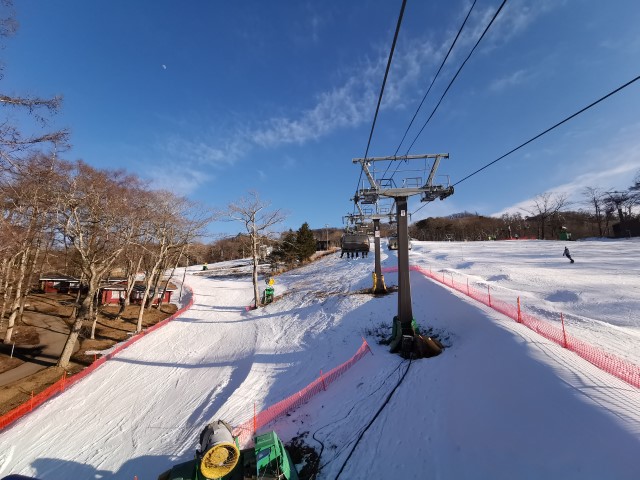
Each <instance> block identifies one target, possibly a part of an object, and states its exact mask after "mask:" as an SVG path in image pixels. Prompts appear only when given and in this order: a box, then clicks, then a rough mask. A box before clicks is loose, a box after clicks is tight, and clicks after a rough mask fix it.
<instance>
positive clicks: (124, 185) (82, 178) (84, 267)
mask: <svg viewBox="0 0 640 480" xmlns="http://www.w3.org/2000/svg"><path fill="white" fill-rule="evenodd" d="M73 173H74V174H73V175H70V176H69V178H68V179H67V181H66V182H64V183H63V184H62V185H61V188H62V190H63V192H64V194H61V195H60V200H61V201H60V207H59V219H60V224H59V225H60V228H61V230H62V232H63V234H64V237H65V240H66V241H67V242H68V243H69V244H70V245H71V246H72V248H74V249H75V250H76V252H77V253H78V260H79V263H80V264H79V267H80V269H81V271H82V276H83V279H84V281H83V283H84V284H83V285H81V295H80V299H79V306H78V310H77V312H76V314H75V319H74V322H73V325H72V327H71V331H70V333H69V336H68V338H67V341H66V343H65V346H64V349H63V351H62V354H61V356H60V359H59V361H58V366H60V367H63V368H66V367H67V366H68V364H69V361H70V359H71V354H72V353H73V349H74V346H75V344H76V342H77V340H78V337H79V335H80V331H81V329H82V327H83V324H84V323H85V322H88V321H89V320H91V314H92V311H93V302H94V299H95V296H96V295H97V293H98V289H99V286H100V281H101V279H102V278H103V277H104V275H105V274H106V273H107V272H108V271H110V269H111V267H112V266H113V264H114V262H115V261H116V259H117V258H118V257H119V256H120V254H121V253H122V251H123V250H124V248H126V246H127V245H128V244H129V243H130V242H131V241H132V238H133V235H134V234H135V233H136V229H135V228H133V226H132V215H131V212H132V209H135V206H136V205H137V198H138V195H137V193H138V191H139V190H140V187H139V182H138V180H137V179H136V178H135V177H131V176H126V175H124V174H123V173H122V172H107V171H102V170H97V169H94V168H92V167H90V166H89V165H87V164H85V163H83V162H77V164H76V165H75V169H74V172H73Z"/></svg>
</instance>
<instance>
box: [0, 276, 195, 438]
mask: <svg viewBox="0 0 640 480" xmlns="http://www.w3.org/2000/svg"><path fill="white" fill-rule="evenodd" d="M185 288H187V290H188V292H189V294H190V295H191V298H190V299H189V302H188V303H187V304H186V305H185V306H184V307H182V308H180V309H179V310H178V311H176V312H175V313H174V314H173V315H171V316H170V317H168V318H165V319H164V320H162V321H161V322H158V323H156V324H155V325H153V326H152V327H149V328H148V329H146V330H145V331H143V332H142V333H139V334H138V335H135V336H133V337H131V338H130V339H129V340H127V341H126V342H122V343H120V344H119V345H118V346H117V347H116V348H114V349H113V350H112V351H111V352H109V353H108V354H107V355H105V356H103V357H100V358H99V359H97V360H96V361H95V362H93V363H92V364H91V365H89V366H88V367H87V368H85V369H84V370H82V371H81V372H78V373H76V374H75V375H73V376H71V377H68V378H67V376H66V373H64V374H63V375H62V378H61V379H60V380H58V381H57V382H56V383H54V384H53V385H51V386H49V387H47V388H46V389H44V390H43V391H41V392H40V393H37V394H35V395H34V394H33V393H32V394H31V398H30V399H29V400H27V401H26V402H25V403H23V404H22V405H20V406H18V407H16V408H14V409H13V410H11V411H10V412H7V413H5V414H4V415H2V416H1V417H0V430H3V429H4V428H6V427H7V426H9V425H10V424H12V423H13V422H15V421H16V420H19V419H20V418H22V417H23V416H24V415H26V414H27V413H29V412H31V411H32V410H33V409H34V408H36V407H38V406H39V405H42V404H43V403H44V402H46V401H47V400H49V399H50V398H52V397H53V396H55V395H57V394H59V393H60V392H63V391H64V389H65V388H66V387H69V386H71V385H73V384H75V383H77V382H79V381H80V380H82V379H83V378H84V377H86V376H87V375H89V374H90V373H91V372H93V371H94V370H95V369H96V368H98V367H99V366H100V365H102V364H103V363H104V362H106V361H107V360H109V359H111V358H113V357H115V356H116V355H117V354H118V353H119V352H121V351H122V350H124V349H125V348H127V347H128V346H129V345H132V344H134V343H135V342H137V341H138V340H140V339H141V338H142V337H144V336H145V335H148V334H149V333H151V332H153V331H154V330H157V329H158V328H160V327H162V326H164V325H166V324H167V323H169V322H170V321H171V320H173V319H175V318H176V317H178V316H180V315H182V314H183V313H184V312H185V311H187V310H188V309H190V308H191V306H192V305H193V300H194V296H193V292H192V291H191V289H189V288H188V287H185Z"/></svg>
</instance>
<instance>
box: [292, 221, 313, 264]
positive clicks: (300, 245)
mask: <svg viewBox="0 0 640 480" xmlns="http://www.w3.org/2000/svg"><path fill="white" fill-rule="evenodd" d="M296 246H297V253H298V260H300V261H301V262H302V261H304V260H307V259H308V258H309V257H310V256H311V255H313V254H314V253H316V239H315V237H314V235H313V232H312V231H311V230H310V229H309V224H308V223H307V222H304V223H303V224H302V226H301V227H300V229H299V230H298V233H297V235H296Z"/></svg>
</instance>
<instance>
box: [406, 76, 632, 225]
mask: <svg viewBox="0 0 640 480" xmlns="http://www.w3.org/2000/svg"><path fill="white" fill-rule="evenodd" d="M638 80H640V75H638V76H637V77H635V78H633V79H632V80H629V81H628V82H626V83H625V84H623V85H620V86H619V87H618V88H616V89H615V90H612V91H610V92H609V93H607V94H606V95H603V96H602V97H600V98H599V99H597V100H595V101H594V102H591V103H590V104H589V105H587V106H586V107H584V108H581V109H580V110H578V111H577V112H575V113H573V114H571V115H569V116H568V117H565V118H564V119H563V120H560V121H559V122H557V123H556V124H554V125H552V126H551V127H549V128H547V129H546V130H543V131H542V132H540V133H538V134H537V135H535V136H534V137H531V138H530V139H529V140H527V141H526V142H523V143H521V144H520V145H518V146H517V147H515V148H512V149H511V150H509V151H508V152H507V153H505V154H504V155H501V156H499V157H498V158H496V159H495V160H493V161H491V162H489V163H487V164H486V165H484V166H483V167H481V168H479V169H477V170H476V171H474V172H472V173H470V174H469V175H467V176H466V177H464V178H462V179H461V180H458V181H457V182H456V183H454V184H453V185H452V186H453V187H455V186H456V185H459V184H461V183H462V182H464V181H465V180H468V179H469V178H471V177H473V176H474V175H476V174H478V173H480V172H481V171H483V170H485V169H486V168H489V167H490V166H491V165H493V164H495V163H497V162H499V161H500V160H502V159H504V158H505V157H508V156H509V155H511V154H512V153H514V152H517V151H518V150H520V149H521V148H522V147H525V146H526V145H529V144H530V143H531V142H533V141H535V140H537V139H538V138H540V137H542V136H543V135H546V134H547V133H549V132H551V131H552V130H554V129H556V128H558V127H559V126H560V125H562V124H564V123H566V122H568V121H569V120H571V119H573V118H575V117H577V116H578V115H580V114H582V113H584V112H586V111H587V110H589V109H590V108H592V107H595V106H596V105H598V104H599V103H600V102H602V101H604V100H606V99H607V98H609V97H611V96H613V95H615V94H616V93H618V92H620V91H621V90H624V89H625V88H627V87H628V86H630V85H632V84H633V83H635V82H637V81H638ZM425 205H426V203H425V204H424V205H422V206H421V207H420V208H418V209H417V210H416V211H414V212H413V213H416V212H418V211H419V210H420V209H421V208H423V207H424V206H425Z"/></svg>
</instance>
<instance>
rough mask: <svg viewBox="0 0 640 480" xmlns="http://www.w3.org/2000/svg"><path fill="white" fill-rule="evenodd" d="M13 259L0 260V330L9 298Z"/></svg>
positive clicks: (11, 287)
mask: <svg viewBox="0 0 640 480" xmlns="http://www.w3.org/2000/svg"><path fill="white" fill-rule="evenodd" d="M14 260H15V259H13V258H12V259H11V260H7V259H6V258H4V259H3V260H2V278H3V282H2V309H1V310H0V328H1V327H2V325H3V323H4V313H5V312H6V311H7V300H8V299H9V297H10V296H11V292H12V290H13V285H12V284H11V277H12V276H13V268H12V267H13V262H14Z"/></svg>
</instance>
